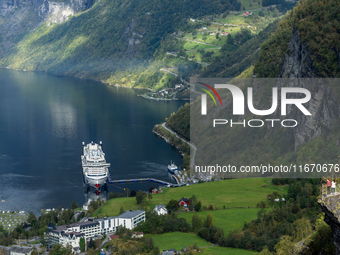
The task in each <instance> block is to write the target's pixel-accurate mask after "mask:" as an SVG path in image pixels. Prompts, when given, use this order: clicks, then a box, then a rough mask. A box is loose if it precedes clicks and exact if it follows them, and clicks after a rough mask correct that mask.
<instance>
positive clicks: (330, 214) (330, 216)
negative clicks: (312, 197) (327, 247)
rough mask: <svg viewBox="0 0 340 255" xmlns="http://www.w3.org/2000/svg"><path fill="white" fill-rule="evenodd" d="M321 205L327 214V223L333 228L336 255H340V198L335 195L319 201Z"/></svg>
mask: <svg viewBox="0 0 340 255" xmlns="http://www.w3.org/2000/svg"><path fill="white" fill-rule="evenodd" d="M318 202H319V205H320V207H321V209H322V211H324V213H325V219H324V220H325V222H326V223H327V224H328V225H329V226H330V227H331V229H332V232H333V243H334V244H335V249H336V250H335V254H336V255H340V221H339V219H340V210H339V207H340V196H339V195H335V196H331V197H327V198H324V199H323V200H319V201H318Z"/></svg>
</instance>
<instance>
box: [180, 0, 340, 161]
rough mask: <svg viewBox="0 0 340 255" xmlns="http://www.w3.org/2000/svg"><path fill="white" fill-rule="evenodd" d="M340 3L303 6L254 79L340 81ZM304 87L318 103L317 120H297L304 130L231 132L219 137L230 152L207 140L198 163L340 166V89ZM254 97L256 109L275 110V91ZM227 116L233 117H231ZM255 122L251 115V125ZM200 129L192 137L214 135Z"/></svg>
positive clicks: (284, 24) (311, 0)
mask: <svg viewBox="0 0 340 255" xmlns="http://www.w3.org/2000/svg"><path fill="white" fill-rule="evenodd" d="M337 3H338V1H336V0H329V1H318V0H303V1H300V2H299V4H298V5H297V6H296V7H295V8H294V9H293V11H291V12H290V13H289V14H288V15H287V17H286V18H285V19H284V20H282V21H280V23H279V25H278V28H277V29H276V31H275V32H274V34H273V35H272V36H270V37H269V39H268V40H267V41H266V42H265V43H263V44H262V45H261V50H260V52H259V59H258V61H257V62H256V64H255V68H254V74H255V75H256V76H257V77H260V78H261V77H262V78H265V77H274V78H275V77H284V78H294V77H300V78H301V77H304V78H315V77H339V67H340V55H339V53H338V52H339V49H340V47H339V39H338V37H339V31H340V30H339V26H340V15H339V14H340V12H339V5H338V4H337ZM326 31H328V33H327V32H326ZM304 86H306V88H307V89H309V90H310V91H311V93H312V98H313V99H315V100H314V101H313V103H311V104H309V105H307V106H306V107H307V108H308V107H311V109H313V117H312V118H309V119H306V118H305V117H304V116H303V114H302V113H301V112H299V111H296V112H295V113H294V114H293V115H292V117H293V118H294V119H297V120H298V122H299V123H304V125H300V126H298V127H297V128H294V129H291V130H285V129H283V128H278V129H275V131H273V130H271V129H268V128H262V129H261V128H260V129H255V130H254V129H253V130H249V128H243V127H238V128H230V129H227V131H226V132H222V131H221V133H220V134H219V138H220V139H219V142H220V143H221V145H222V144H227V145H228V147H227V148H228V149H227V151H223V152H221V151H219V150H218V148H219V144H216V143H215V144H213V142H214V141H209V139H206V140H205V141H201V142H202V144H204V148H205V149H204V151H201V152H199V149H198V150H197V155H196V157H198V158H199V157H202V158H203V159H204V158H209V157H210V158H214V159H215V161H216V162H215V163H219V164H221V162H228V163H230V164H231V165H236V166H237V165H240V164H241V163H242V164H243V165H247V164H248V165H260V164H267V163H271V164H278V165H280V164H283V165H287V164H289V165H290V164H292V163H293V164H304V163H316V164H322V163H338V155H340V147H339V145H340V129H339V123H340V122H339V119H340V86H339V85H337V84H328V85H326V86H323V87H318V86H314V87H310V85H308V84H306V85H304ZM254 91H257V92H256V93H258V95H261V97H260V98H261V100H258V101H257V102H255V105H257V107H258V108H259V109H269V108H270V105H269V100H268V98H266V97H265V96H264V95H271V86H268V87H258V88H254ZM221 93H222V94H221ZM220 95H221V97H222V98H225V97H223V92H220ZM254 97H255V98H256V96H254ZM224 103H225V102H224ZM224 103H223V104H224ZM227 103H228V102H227ZM229 103H230V102H229ZM314 103H315V104H314ZM199 107H200V106H199V105H198V103H193V104H191V108H193V109H194V110H195V109H197V112H198V111H199V109H200V108H199ZM216 116H218V115H215V117H216ZM222 116H225V117H227V118H228V117H232V115H231V113H230V112H228V113H224V115H223V114H222ZM252 117H253V116H252V115H250V114H247V115H246V116H245V119H251V118H252ZM277 117H278V118H280V116H277ZM209 123H210V122H209ZM201 124H202V125H203V123H201ZM183 126H185V125H184V124H183ZM198 126H199V125H197V123H196V125H191V130H190V132H191V133H194V134H195V135H197V136H198V137H204V136H203V135H204V133H206V132H207V130H208V129H207V130H204V129H201V130H198V129H197V127H198Z"/></svg>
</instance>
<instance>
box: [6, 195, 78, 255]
mask: <svg viewBox="0 0 340 255" xmlns="http://www.w3.org/2000/svg"><path fill="white" fill-rule="evenodd" d="M75 206H76V203H75V201H73V203H72V207H75ZM77 207H78V206H77ZM81 217H84V213H82V214H80V215H79V216H78V218H77V219H75V218H74V210H73V209H69V208H67V209H65V210H62V208H61V207H60V206H59V207H58V208H57V209H56V210H55V211H51V212H48V213H43V214H42V215H41V216H39V217H38V218H37V217H36V216H35V215H34V213H33V212H30V213H29V215H28V217H27V223H22V224H21V225H18V226H16V227H15V228H14V230H13V231H12V232H10V233H9V232H8V231H7V230H6V229H4V228H3V226H0V245H4V246H9V245H11V244H12V241H13V239H18V238H19V237H21V238H24V237H26V238H29V237H32V236H40V238H41V241H42V243H43V244H44V232H45V233H47V232H48V229H47V225H48V224H49V223H50V222H52V223H53V224H54V225H65V224H70V223H74V222H76V221H78V220H80V218H81ZM55 249H57V250H58V251H59V249H60V247H56V248H55ZM63 251H64V250H63Z"/></svg>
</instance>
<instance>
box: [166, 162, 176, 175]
mask: <svg viewBox="0 0 340 255" xmlns="http://www.w3.org/2000/svg"><path fill="white" fill-rule="evenodd" d="M176 170H178V168H177V166H176V165H175V164H174V162H171V164H170V165H168V171H169V172H170V173H171V174H174V173H175V171H176Z"/></svg>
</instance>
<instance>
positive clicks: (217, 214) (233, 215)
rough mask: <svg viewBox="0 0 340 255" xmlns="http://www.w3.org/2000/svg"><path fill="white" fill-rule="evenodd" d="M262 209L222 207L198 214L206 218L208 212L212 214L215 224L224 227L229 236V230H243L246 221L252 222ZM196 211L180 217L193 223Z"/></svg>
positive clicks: (225, 233) (226, 234)
mask: <svg viewBox="0 0 340 255" xmlns="http://www.w3.org/2000/svg"><path fill="white" fill-rule="evenodd" d="M259 211H260V209H259V208H233V209H222V210H214V211H201V212H198V213H197V214H198V216H200V217H201V218H202V220H204V219H205V218H206V217H207V214H210V213H211V215H212V218H213V221H214V225H215V226H216V227H219V228H222V229H223V231H224V235H225V236H228V234H229V231H234V230H241V229H242V227H243V224H244V222H250V221H252V220H255V219H256V218H257V213H258V212H259ZM193 215H194V213H182V214H179V215H178V217H180V218H184V219H186V220H187V222H189V223H190V224H191V219H192V216H193Z"/></svg>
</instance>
